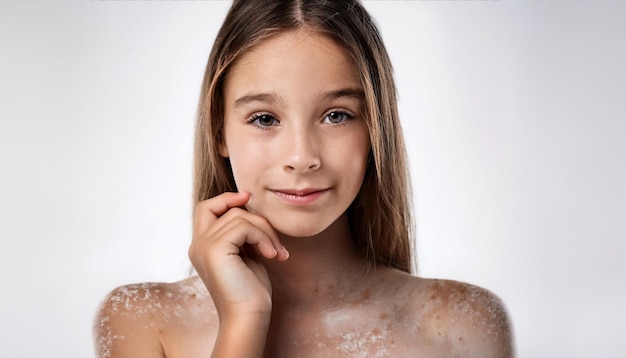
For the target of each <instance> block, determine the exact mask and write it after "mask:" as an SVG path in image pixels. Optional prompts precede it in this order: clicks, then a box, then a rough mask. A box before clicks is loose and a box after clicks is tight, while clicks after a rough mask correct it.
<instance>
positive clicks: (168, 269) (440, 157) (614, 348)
mask: <svg viewBox="0 0 626 358" xmlns="http://www.w3.org/2000/svg"><path fill="white" fill-rule="evenodd" d="M364 4H365V6H366V7H367V8H368V9H369V10H370V11H371V13H372V15H373V16H374V17H375V18H376V20H377V22H378V24H379V27H380V29H381V31H382V35H383V37H384V39H385V41H386V44H387V47H388V50H389V52H390V55H391V58H392V62H393V64H394V68H395V75H396V80H397V84H398V90H399V98H400V103H399V105H400V113H401V119H402V123H403V126H404V130H405V133H404V134H405V137H406V139H407V143H408V150H409V156H410V164H411V169H412V182H413V189H414V197H415V213H416V223H417V243H418V245H417V258H418V264H419V274H420V275H422V276H426V277H440V278H448V279H455V280H462V281H468V282H471V283H474V284H477V285H480V286H483V287H486V288H488V289H490V290H492V291H493V292H495V293H496V294H498V295H499V296H500V297H501V298H502V299H503V300H504V302H505V303H506V305H507V307H508V310H509V312H510V315H511V317H512V320H513V323H514V329H515V336H516V341H517V349H518V353H519V356H520V357H626V353H624V345H623V338H622V335H623V332H624V330H625V329H626V309H624V306H623V304H624V302H626V284H625V283H626V264H625V262H626V243H625V239H626V238H625V233H626V231H625V229H624V223H625V221H626V220H625V219H626V215H625V213H626V204H625V202H626V190H625V189H624V183H626V168H625V167H626V144H625V142H626V105H625V103H626V101H625V97H626V96H625V95H626V70H625V66H624V64H625V63H626V41H625V40H624V39H625V38H626V22H625V21H624V18H623V17H624V14H626V2H623V1H619V0H593V1H592V0H587V1H558V0H554V1H547V0H518V1H513V0H510V1H509V0H501V1H496V0H486V1H478V0H476V1H470V0H457V1H452V0H444V1H425V0H422V1H418V0H416V1H410V0H405V1H374V0H370V1H365V2H364ZM229 6H230V2H229V1H88V0H84V1H80V0H76V1H72V0H65V1H11V0H3V1H0V53H1V54H0V238H1V247H0V265H1V270H0V275H1V276H0V277H1V280H0V282H1V285H2V288H1V291H0V292H1V296H0V300H1V301H0V325H1V326H0V347H2V348H1V349H2V353H1V355H2V356H5V357H88V356H92V355H93V350H92V343H91V325H92V320H93V317H94V313H95V311H96V308H97V306H98V304H99V303H100V302H101V300H102V299H103V298H104V297H105V295H106V294H107V293H108V292H109V291H110V290H111V289H113V288H114V287H116V286H118V285H122V284H126V283H132V282H143V281H175V280H179V279H182V278H184V277H185V276H186V275H187V273H188V269H189V267H190V264H189V262H188V259H187V254H186V251H187V246H188V244H189V242H190V239H191V167H192V138H193V130H194V114H195V109H196V103H197V100H198V95H199V87H200V82H201V79H202V74H203V71H204V66H205V64H206V60H207V57H208V54H209V50H210V47H211V44H212V42H213V39H214V36H215V34H216V32H217V30H218V27H219V25H220V24H221V22H222V20H223V18H224V15H225V13H226V10H227V8H228V7H229Z"/></svg>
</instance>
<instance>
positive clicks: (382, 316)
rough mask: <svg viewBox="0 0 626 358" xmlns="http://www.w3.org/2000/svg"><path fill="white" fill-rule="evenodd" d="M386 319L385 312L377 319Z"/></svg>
mask: <svg viewBox="0 0 626 358" xmlns="http://www.w3.org/2000/svg"><path fill="white" fill-rule="evenodd" d="M387 317H389V316H387V313H385V312H383V313H381V314H380V315H379V316H378V318H380V319H386V318H387Z"/></svg>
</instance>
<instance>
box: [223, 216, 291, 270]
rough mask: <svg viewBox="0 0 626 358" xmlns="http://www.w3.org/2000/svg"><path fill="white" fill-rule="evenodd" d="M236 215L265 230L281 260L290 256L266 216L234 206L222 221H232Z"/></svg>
mask: <svg viewBox="0 0 626 358" xmlns="http://www.w3.org/2000/svg"><path fill="white" fill-rule="evenodd" d="M235 217H242V218H244V219H246V220H247V221H249V222H250V223H251V224H252V225H254V226H256V227H258V228H259V229H261V230H262V231H263V232H265V234H266V235H267V236H268V237H269V238H270V240H271V243H272V245H273V247H274V249H276V251H277V259H278V260H279V261H285V260H287V259H288V258H289V252H288V251H287V249H286V248H285V246H283V244H282V243H281V242H280V238H279V237H278V233H277V232H276V230H275V229H274V227H273V226H272V225H271V224H270V222H269V221H268V220H267V219H266V218H264V217H262V216H260V215H257V214H253V213H251V212H249V211H246V210H244V209H240V208H233V209H231V210H229V211H228V212H227V213H226V214H224V215H223V216H222V217H220V221H222V220H224V221H230V220H233V219H234V218H235Z"/></svg>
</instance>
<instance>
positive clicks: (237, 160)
mask: <svg viewBox="0 0 626 358" xmlns="http://www.w3.org/2000/svg"><path fill="white" fill-rule="evenodd" d="M250 144H251V143H250V142H247V141H233V142H229V146H228V151H229V154H230V166H231V168H232V171H233V176H234V178H235V183H236V184H237V188H238V189H239V190H242V191H250V190H251V186H252V185H253V184H254V183H255V182H256V181H257V178H258V177H259V175H260V173H263V171H264V168H265V167H266V166H267V165H268V162H269V156H268V153H266V151H265V150H264V149H263V148H262V147H261V146H257V145H250Z"/></svg>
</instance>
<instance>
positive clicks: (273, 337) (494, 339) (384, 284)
mask: <svg viewBox="0 0 626 358" xmlns="http://www.w3.org/2000/svg"><path fill="white" fill-rule="evenodd" d="M367 276H368V280H371V281H372V285H371V286H365V285H363V286H361V285H360V287H359V288H355V291H353V292H345V293H344V294H343V297H342V299H341V300H340V301H339V302H336V303H335V307H332V308H328V309H325V310H317V309H316V310H310V311H305V309H304V308H305V307H301V308H300V309H297V308H294V309H291V310H280V311H279V310H277V309H276V308H274V309H275V313H274V314H273V317H272V319H273V321H272V324H273V326H272V330H271V331H270V333H269V334H268V336H267V343H266V352H265V353H264V356H266V357H512V356H514V353H513V348H512V337H511V331H510V326H509V322H508V318H507V315H506V312H505V311H504V308H503V306H502V304H501V303H500V301H499V300H498V299H497V297H495V296H494V295H493V294H491V293H490V292H488V291H486V290H484V289H481V288H478V287H476V286H471V285H467V284H464V283H460V282H455V281H444V280H428V279H421V278H417V277H411V276H409V275H406V274H404V273H401V272H398V271H396V270H392V269H387V268H383V269H377V270H375V271H374V270H370V273H369V274H368V275H367ZM328 289H332V288H330V287H326V288H323V287H321V288H320V289H318V292H323V291H325V290H328ZM312 294H313V295H315V294H316V293H315V292H313V293H312ZM313 295H312V296H311V297H315V296H313ZM334 296H335V297H336V296H339V295H338V294H336V295H334ZM218 330H219V321H218V318H217V312H216V310H215V306H214V305H213V303H212V300H211V298H210V296H209V294H208V292H207V291H206V288H205V287H204V284H203V283H202V281H201V280H200V278H199V277H198V276H194V277H192V278H189V279H187V280H184V281H180V282H176V283H171V284H166V283H156V284H138V285H129V286H124V287H121V288H118V289H116V290H115V291H113V292H112V293H111V295H110V296H109V297H108V298H107V300H106V301H105V303H104V305H103V306H102V309H101V310H100V312H99V315H98V318H97V320H96V322H95V332H96V352H97V356H98V357H137V356H141V357H147V358H149V357H181V358H183V357H185V358H193V357H198V358H200V357H209V356H210V355H211V352H212V351H213V347H214V342H215V340H216V338H217V333H218ZM245 343H246V342H245V341H242V342H241V344H245Z"/></svg>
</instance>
